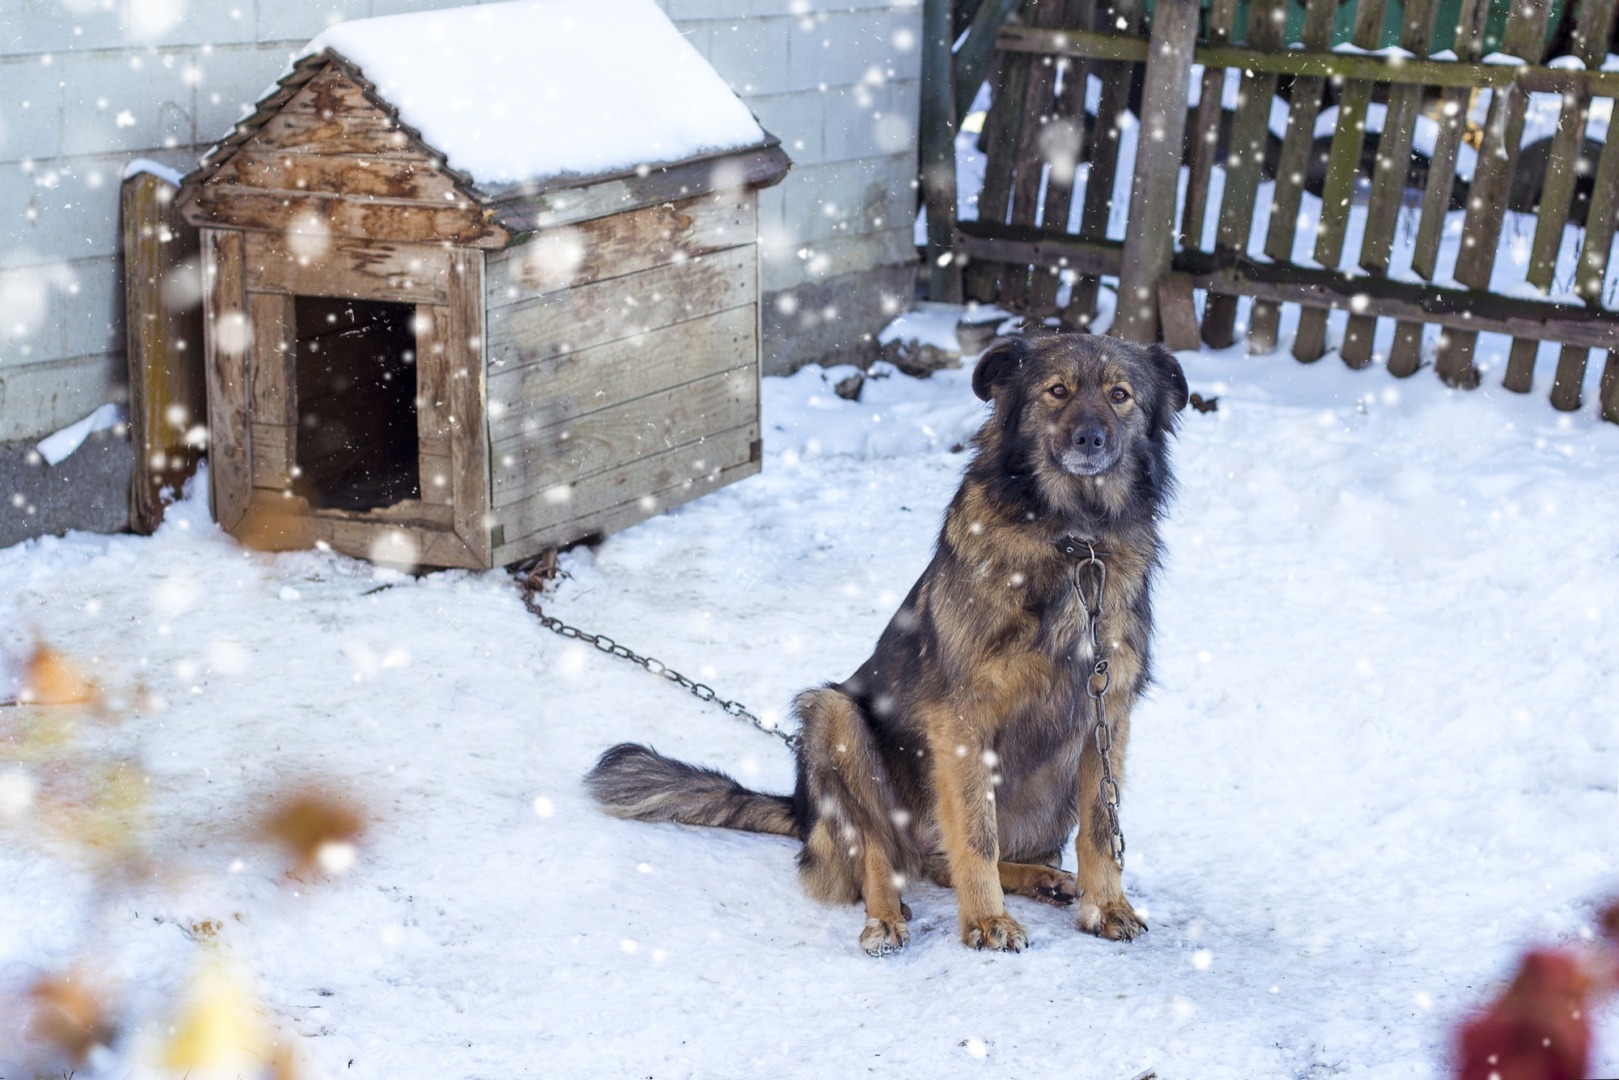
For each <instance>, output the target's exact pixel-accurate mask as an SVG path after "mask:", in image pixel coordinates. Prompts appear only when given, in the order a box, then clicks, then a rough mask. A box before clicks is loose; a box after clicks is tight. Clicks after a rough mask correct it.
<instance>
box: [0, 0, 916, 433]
mask: <svg viewBox="0 0 1619 1080" xmlns="http://www.w3.org/2000/svg"><path fill="white" fill-rule="evenodd" d="M579 2H580V3H589V2H590V0H579ZM659 2H660V3H661V4H662V5H663V6H664V8H665V9H666V10H668V12H669V14H670V16H671V17H672V18H673V19H674V20H675V21H676V22H677V24H678V25H679V26H680V27H681V29H682V31H683V32H685V33H686V34H687V35H688V36H689V37H690V40H691V41H692V42H693V44H695V45H696V46H697V48H698V49H699V50H700V51H702V53H703V54H704V55H705V56H707V57H708V58H709V60H710V61H711V62H712V63H713V64H714V66H715V67H716V68H717V69H718V70H719V72H720V73H721V74H722V75H723V76H725V78H726V79H727V80H729V81H730V82H731V84H732V85H733V86H734V87H735V88H736V89H737V91H738V92H739V93H740V94H741V95H742V96H743V98H744V99H745V100H746V101H747V102H748V103H749V105H750V106H752V108H753V109H754V111H755V112H756V113H757V114H758V116H759V118H760V120H761V121H762V122H763V123H764V125H765V127H766V128H768V129H769V130H770V131H772V132H773V133H774V134H776V135H777V136H779V137H780V138H781V140H782V143H783V145H784V146H785V147H786V148H787V150H788V153H789V154H790V155H791V156H792V158H793V159H794V162H795V168H794V170H793V172H792V174H791V175H790V176H789V177H788V179H787V180H786V182H784V183H783V184H782V185H781V186H779V187H777V188H774V189H771V190H769V191H766V192H765V193H764V196H763V199H762V206H761V211H762V216H761V225H760V228H761V233H762V242H763V243H762V250H763V252H764V266H763V268H762V276H763V284H764V288H765V291H766V293H767V294H774V295H776V296H777V298H778V299H780V301H781V305H780V307H781V311H782V312H790V313H791V315H792V319H793V320H797V324H801V325H802V326H803V327H804V328H805V330H806V331H811V330H813V329H814V324H815V323H816V321H817V320H825V319H827V318H829V317H835V316H836V314H837V313H835V312H829V311H826V310H824V309H814V308H812V307H811V306H808V305H806V306H805V307H804V309H803V310H799V309H798V305H796V304H795V302H794V300H793V299H792V290H796V289H800V288H802V287H804V286H806V285H815V284H818V283H822V284H824V283H827V282H835V281H837V280H839V279H842V278H849V279H850V280H860V277H859V276H860V275H862V274H867V273H869V272H871V271H873V270H877V269H880V268H883V267H890V268H891V267H896V266H900V265H903V264H907V263H909V262H911V261H912V259H913V249H912V247H911V215H912V206H913V205H914V195H913V193H912V189H911V180H912V177H913V176H914V174H915V159H916V148H915V146H916V139H915V118H916V102H917V76H918V71H919V67H920V60H919V54H918V49H917V38H918V34H919V31H920V23H921V14H920V12H921V8H920V2H919V0H659ZM452 6H455V5H454V4H453V3H448V2H435V0H414V2H413V0H0V442H4V441H7V440H16V439H25V438H32V437H34V436H37V435H40V434H43V433H45V432H49V431H52V430H55V429H56V428H59V427H61V426H63V425H65V424H67V423H69V422H71V421H73V420H76V419H78V418H79V417H81V416H83V415H85V414H87V413H89V412H90V411H91V410H92V409H94V408H95V407H96V406H97V405H99V404H100V403H101V402H103V401H107V400H113V399H116V398H117V397H118V396H119V395H120V394H121V390H120V384H121V383H122V381H123V374H122V368H123V357H122V354H123V342H122V334H123V329H122V315H121V308H122V298H121V285H120V283H119V279H118V259H117V249H118V243H119V229H118V190H119V179H120V175H121V173H122V171H123V168H124V165H125V164H126V163H127V162H128V161H129V160H130V159H132V158H135V157H149V158H154V159H156V160H159V161H162V162H164V163H166V164H169V165H173V166H175V167H177V168H180V169H182V170H185V169H189V168H190V166H191V165H192V164H193V163H194V162H195V161H196V159H197V157H198V155H199V154H200V153H201V152H202V151H203V150H205V149H206V148H207V146H208V145H209V144H210V143H211V142H213V141H214V140H215V139H216V138H218V137H220V136H222V135H224V134H225V133H226V132H228V131H229V129H230V127H231V125H232V123H233V122H234V121H235V120H236V119H237V117H239V116H240V115H241V114H242V113H243V112H244V111H245V110H246V108H247V106H248V105H250V104H251V103H252V102H253V101H254V100H256V99H257V98H258V97H259V96H260V95H261V94H262V93H263V92H264V91H265V90H266V89H267V88H268V87H269V85H270V84H271V83H272V82H273V81H274V79H275V78H276V77H277V76H278V75H279V74H280V72H281V70H282V68H283V67H284V66H285V64H286V62H287V60H288V58H289V54H290V53H291V52H293V51H294V50H296V49H297V48H298V47H299V46H301V45H302V44H303V43H304V42H305V41H307V40H308V39H309V38H311V37H313V36H314V35H315V34H316V33H318V32H319V31H320V30H321V29H323V28H324V27H326V26H327V25H329V24H331V23H332V22H335V21H338V20H341V19H350V18H360V17H364V16H368V15H386V14H392V13H394V12H398V11H406V10H419V9H424V8H439V7H452ZM889 276H890V277H893V274H892V273H890V275H889ZM906 299H908V297H901V296H895V297H894V298H893V303H896V304H897V303H900V302H903V301H904V300H906ZM890 306H892V305H890ZM868 308H869V305H868ZM779 314H780V313H779V312H778V315H779ZM872 319H873V316H872V313H871V311H870V310H868V311H867V312H866V313H865V315H864V320H865V321H867V322H870V321H872ZM779 321H780V319H779V318H778V322H779ZM795 325H796V324H795ZM851 329H852V332H856V333H859V332H874V331H875V330H876V329H877V327H876V326H875V325H871V326H857V327H853V328H851ZM797 359H799V360H802V359H805V357H797Z"/></svg>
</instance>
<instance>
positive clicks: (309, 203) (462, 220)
mask: <svg viewBox="0 0 1619 1080" xmlns="http://www.w3.org/2000/svg"><path fill="white" fill-rule="evenodd" d="M186 220H187V221H190V222H191V223H192V224H193V225H196V226H198V227H201V228H210V227H214V226H225V227H227V228H236V229H249V230H258V231H269V232H281V233H285V232H289V231H297V232H305V233H307V232H310V231H311V230H312V229H313V230H315V231H318V230H319V229H321V228H324V230H325V231H326V232H327V233H328V234H330V235H332V236H349V237H355V238H357V239H361V240H394V241H405V242H409V243H452V244H463V245H467V246H470V247H481V248H482V247H494V248H498V247H504V246H505V244H506V241H507V240H508V239H509V237H508V234H507V233H506V230H504V229H502V228H501V227H500V226H499V225H496V224H495V223H494V222H493V221H491V220H489V216H488V212H487V211H484V210H479V209H477V208H476V207H469V208H466V209H461V208H458V207H454V206H442V207H439V206H430V205H427V204H424V203H419V202H388V201H385V200H382V199H373V200H369V201H361V200H357V199H343V198H337V197H334V196H331V195H307V194H302V193H291V192H269V191H260V190H256V189H254V188H244V187H238V186H236V185H233V184H219V185H205V186H204V187H203V188H202V190H201V191H199V192H198V193H197V197H196V199H195V200H193V201H192V202H190V203H189V204H188V205H187V206H186Z"/></svg>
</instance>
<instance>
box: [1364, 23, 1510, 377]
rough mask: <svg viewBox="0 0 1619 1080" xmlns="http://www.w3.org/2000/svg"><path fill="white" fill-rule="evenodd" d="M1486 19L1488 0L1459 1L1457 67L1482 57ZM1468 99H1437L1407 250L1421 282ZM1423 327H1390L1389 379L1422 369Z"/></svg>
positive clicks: (1441, 220) (1434, 257) (1459, 94)
mask: <svg viewBox="0 0 1619 1080" xmlns="http://www.w3.org/2000/svg"><path fill="white" fill-rule="evenodd" d="M1488 14H1489V6H1488V0H1462V6H1461V10H1460V12H1459V13H1458V14H1457V18H1456V43H1455V45H1454V51H1455V53H1456V58H1457V60H1458V62H1461V63H1472V62H1473V61H1475V60H1477V59H1478V58H1479V56H1480V55H1482V53H1483V51H1484V20H1485V17H1486V16H1487V15H1488ZM1469 98H1470V91H1468V90H1467V89H1465V88H1463V87H1458V86H1451V87H1446V88H1445V90H1444V91H1443V93H1442V94H1441V96H1440V116H1441V123H1440V126H1439V137H1438V138H1437V139H1436V140H1435V142H1434V151H1433V156H1432V157H1430V158H1429V159H1428V183H1427V187H1426V190H1425V191H1424V193H1423V196H1422V214H1421V217H1420V218H1419V221H1418V225H1417V237H1416V240H1415V241H1414V242H1413V244H1412V250H1411V268H1412V269H1413V270H1414V271H1416V273H1417V275H1418V276H1419V277H1421V278H1422V279H1423V280H1424V281H1432V280H1433V276H1434V269H1435V266H1436V264H1437V263H1438V261H1439V240H1440V237H1441V236H1442V235H1443V233H1444V228H1445V215H1446V214H1448V213H1449V212H1450V202H1451V194H1452V193H1453V192H1454V191H1455V188H1456V154H1457V151H1459V150H1460V149H1461V145H1462V135H1463V133H1464V131H1465V129H1466V127H1467V105H1468V100H1469ZM1422 325H1423V324H1422V323H1415V322H1399V323H1396V324H1395V326H1394V345H1393V347H1392V348H1390V349H1389V361H1388V369H1389V374H1390V375H1394V376H1396V377H1398V378H1402V379H1403V378H1406V377H1407V376H1410V375H1415V374H1416V372H1417V368H1419V367H1420V366H1421V365H1422Z"/></svg>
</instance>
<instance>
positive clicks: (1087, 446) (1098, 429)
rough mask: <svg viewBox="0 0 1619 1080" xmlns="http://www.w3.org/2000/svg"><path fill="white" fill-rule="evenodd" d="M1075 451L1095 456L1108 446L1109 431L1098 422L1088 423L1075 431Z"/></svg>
mask: <svg viewBox="0 0 1619 1080" xmlns="http://www.w3.org/2000/svg"><path fill="white" fill-rule="evenodd" d="M1073 438H1074V449H1076V450H1082V451H1084V452H1085V453H1088V454H1094V453H1096V452H1097V451H1098V450H1101V449H1102V448H1103V447H1105V446H1106V445H1107V429H1105V428H1104V427H1102V425H1101V423H1100V422H1098V421H1094V420H1093V421H1088V422H1086V423H1082V424H1080V425H1079V426H1078V427H1077V428H1075V429H1074V436H1073Z"/></svg>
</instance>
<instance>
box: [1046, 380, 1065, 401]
mask: <svg viewBox="0 0 1619 1080" xmlns="http://www.w3.org/2000/svg"><path fill="white" fill-rule="evenodd" d="M1046 393H1048V394H1050V395H1051V396H1052V397H1054V398H1056V399H1057V400H1058V401H1061V400H1062V399H1063V398H1065V397H1067V396H1068V387H1066V386H1064V385H1063V384H1062V383H1056V384H1054V385H1053V386H1052V387H1051V389H1050V390H1047V391H1046Z"/></svg>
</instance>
